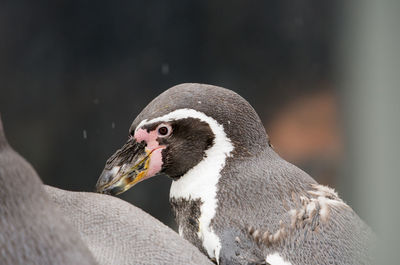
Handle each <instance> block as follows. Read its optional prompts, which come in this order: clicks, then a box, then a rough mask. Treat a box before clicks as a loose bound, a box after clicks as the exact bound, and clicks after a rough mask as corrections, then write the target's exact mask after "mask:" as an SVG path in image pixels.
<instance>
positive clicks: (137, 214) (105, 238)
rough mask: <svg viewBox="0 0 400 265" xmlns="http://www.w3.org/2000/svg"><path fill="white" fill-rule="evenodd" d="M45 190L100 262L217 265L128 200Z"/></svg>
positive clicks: (139, 264) (127, 264)
mask: <svg viewBox="0 0 400 265" xmlns="http://www.w3.org/2000/svg"><path fill="white" fill-rule="evenodd" d="M45 191H46V193H47V195H48V196H49V198H50V200H51V201H53V202H54V204H55V205H56V206H57V207H58V208H59V209H60V210H61V212H62V214H63V216H64V218H65V219H66V220H67V221H69V223H70V224H71V225H72V226H73V228H75V229H76V230H77V231H78V232H79V234H80V235H81V238H82V240H83V241H84V242H85V243H86V245H87V246H88V248H89V249H90V250H91V252H92V254H93V256H94V257H95V258H96V260H97V262H98V263H99V265H110V264H118V265H132V264H136V265H153V264H165V265H168V264H169V265H200V264H201V265H212V264H213V263H212V262H211V261H210V260H209V259H208V258H207V257H206V256H205V255H204V254H203V253H201V252H200V251H199V250H198V249H197V248H196V247H195V246H193V245H192V244H190V243H189V242H188V241H187V240H185V239H183V238H182V237H180V236H179V235H178V234H177V233H176V232H175V231H173V230H172V229H171V228H169V227H167V226H166V225H164V224H162V223H161V222H160V221H158V220H156V219H155V218H154V217H152V216H150V215H149V214H147V213H145V212H144V211H142V210H141V209H139V208H137V207H135V206H133V205H132V204H130V203H128V202H125V201H123V200H121V199H118V198H115V197H111V196H109V195H104V194H97V193H93V192H72V191H66V190H62V189H58V188H55V187H51V186H45ZM77 264H79V263H77Z"/></svg>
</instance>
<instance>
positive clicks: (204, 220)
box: [136, 109, 234, 261]
mask: <svg viewBox="0 0 400 265" xmlns="http://www.w3.org/2000/svg"><path fill="white" fill-rule="evenodd" d="M186 118H194V119H199V120H200V121H203V122H206V123H207V124H208V125H209V126H210V128H211V130H212V132H213V133H214V135H215V138H214V144H213V145H212V146H211V147H210V148H209V149H208V150H206V151H205V156H204V158H203V160H202V161H200V162H199V163H198V164H197V165H196V166H195V167H193V168H192V169H190V170H189V171H188V172H187V173H186V174H185V175H183V176H182V177H181V178H180V179H178V180H176V181H173V182H172V185H171V190H170V195H169V196H170V198H176V199H178V198H183V199H187V200H190V199H193V200H195V199H200V200H201V201H202V205H201V207H200V212H201V214H200V218H199V232H198V236H199V238H200V239H201V240H202V241H203V246H204V249H205V250H206V251H207V254H208V256H209V257H210V258H214V257H215V258H216V260H217V261H218V260H219V252H220V250H221V241H220V239H219V237H218V236H217V235H216V234H215V232H214V230H213V228H212V227H211V226H210V223H211V220H212V219H213V218H214V216H215V211H216V208H217V198H216V195H217V183H218V180H219V178H220V177H221V170H222V169H223V168H224V166H225V163H226V158H227V157H229V156H230V155H231V152H232V151H233V149H234V147H233V144H232V143H231V140H230V139H229V138H228V137H227V135H226V133H225V130H224V127H223V126H222V125H221V124H219V123H218V122H217V121H216V120H215V119H213V118H211V117H209V116H207V115H206V114H204V113H203V112H200V111H197V110H194V109H178V110H175V111H172V112H170V113H168V114H166V115H164V116H161V117H157V118H155V119H152V120H143V121H142V122H140V123H139V125H138V126H137V128H136V129H138V128H141V127H143V126H144V125H146V124H151V123H155V122H168V121H173V120H180V119H186Z"/></svg>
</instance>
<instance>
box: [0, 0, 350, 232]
mask: <svg viewBox="0 0 400 265" xmlns="http://www.w3.org/2000/svg"><path fill="white" fill-rule="evenodd" d="M342 18H343V13H342V5H341V2H340V1H306V0H290V1H289V0H274V1H258V2H257V1H255V2H253V1H161V0H158V1H157V0H155V1H81V0H80V1H27V0H24V1H7V2H5V1H1V2H0V36H1V37H0V38H1V41H0V107H1V109H0V111H1V114H2V117H3V120H4V124H5V127H6V131H7V135H8V138H9V140H10V142H11V144H12V145H13V146H14V147H15V149H16V150H18V151H19V152H20V153H21V154H22V155H23V156H24V157H25V158H27V160H29V161H30V162H31V163H32V164H33V166H34V167H35V168H36V170H37V171H38V173H39V175H40V176H41V178H42V179H43V181H44V182H45V183H46V184H49V185H52V186H56V187H60V188H63V189H67V190H76V191H93V189H94V185H95V183H96V180H97V178H98V176H99V174H100V173H101V171H102V169H103V166H104V163H105V161H106V159H107V158H108V157H109V156H110V155H111V154H112V153H113V152H114V151H115V150H116V149H117V148H119V147H120V146H121V145H122V144H123V143H124V142H125V140H126V139H127V136H128V129H129V126H130V124H131V122H132V121H133V119H134V118H135V116H136V115H137V114H138V113H139V112H140V111H141V109H142V108H144V107H145V106H146V105H147V103H148V102H149V101H150V100H151V99H153V98H154V97H156V96H157V95H158V94H160V93H161V92H162V91H164V90H166V89H167V88H169V87H171V86H173V85H176V84H179V83H184V82H199V83H208V84H214V85H218V86H223V87H226V88H229V89H232V90H234V91H236V92H238V93H239V94H241V95H242V96H243V97H245V98H246V99H247V100H248V101H249V102H250V103H251V104H252V105H253V106H254V107H255V109H256V110H257V112H258V113H259V115H260V116H261V118H262V120H263V122H264V124H265V127H266V129H267V132H268V133H269V134H270V136H271V139H272V144H273V145H274V146H275V147H276V149H277V150H278V152H279V153H280V154H281V155H282V156H283V157H284V158H286V159H287V160H289V161H291V162H293V163H294V164H296V165H298V166H300V167H301V168H302V169H304V170H305V171H307V172H308V173H310V174H311V175H312V176H313V177H314V178H316V179H317V180H318V181H319V182H321V183H324V184H329V185H331V186H336V182H337V176H338V174H339V172H340V170H339V169H340V168H341V161H342V153H343V140H342V139H343V137H342V125H341V124H342V123H341V119H340V113H339V110H340V109H339V106H340V104H339V103H338V85H337V82H336V81H335V80H336V79H335V75H336V69H335V57H336V53H337V51H336V48H337V45H338V41H337V40H338V29H340V22H341V20H342ZM169 187H170V180H169V179H168V178H167V177H165V176H159V177H156V178H152V179H150V180H148V181H146V182H143V183H140V184H139V185H137V186H136V187H134V188H133V189H131V190H130V191H129V192H126V193H125V194H123V195H122V196H121V197H122V198H123V199H125V200H128V201H130V202H131V203H133V204H135V205H137V206H139V207H141V208H142V209H144V210H145V211H147V212H149V213H150V214H152V215H153V216H155V217H157V218H158V219H160V220H161V221H163V222H164V223H166V224H168V225H170V226H173V225H174V224H173V221H172V214H171V212H170V208H169V203H168V194H169ZM339 192H340V190H339ZM350 204H351V201H350Z"/></svg>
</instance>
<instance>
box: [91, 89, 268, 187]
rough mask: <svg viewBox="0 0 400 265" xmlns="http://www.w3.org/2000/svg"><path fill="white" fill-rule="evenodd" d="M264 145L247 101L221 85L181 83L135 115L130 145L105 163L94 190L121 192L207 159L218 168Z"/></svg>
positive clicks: (178, 174)
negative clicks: (226, 161)
mask: <svg viewBox="0 0 400 265" xmlns="http://www.w3.org/2000/svg"><path fill="white" fill-rule="evenodd" d="M263 148H268V137H267V135H266V133H265V130H264V127H263V125H262V123H261V121H260V119H259V117H258V115H257V113H256V112H255V110H254V109H253V108H252V107H251V105H250V104H249V103H248V102H247V101H246V100H245V99H243V98H242V97H241V96H239V95H238V94H236V93H235V92H233V91H231V90H228V89H225V88H221V87H216V86H211V85H203V84H181V85H178V86H175V87H172V88H170V89H168V90H167V91H165V92H164V93H162V94H161V95H159V96H158V97H157V98H155V99H154V100H153V101H152V102H150V103H149V104H148V105H147V106H146V107H145V108H144V110H143V111H142V112H141V113H140V114H139V115H138V116H137V118H136V119H135V120H134V121H133V123H132V125H131V127H130V129H129V137H128V141H127V142H126V144H125V145H124V146H123V147H122V148H121V149H119V150H117V152H115V153H114V154H113V155H112V156H111V157H110V158H109V159H108V161H107V162H106V166H105V168H104V170H103V172H102V174H101V176H100V178H99V180H98V182H97V184H96V189H97V191H98V192H102V193H109V194H119V193H122V192H124V191H126V190H127V189H129V188H130V187H132V186H133V185H135V184H136V183H138V182H140V181H142V180H144V179H147V178H150V177H152V176H155V175H157V174H160V173H162V174H165V175H167V176H169V177H170V178H172V179H173V180H177V179H179V178H181V177H182V176H183V175H185V174H186V173H188V172H189V171H190V170H193V169H194V168H195V167H196V165H198V164H199V163H201V162H202V161H203V160H204V159H205V158H208V160H211V161H214V162H211V163H210V165H209V166H210V167H218V165H219V164H221V162H218V161H222V160H225V159H226V157H228V156H235V157H241V156H249V155H252V154H255V153H257V152H260V150H262V149H263ZM222 162H224V161H222Z"/></svg>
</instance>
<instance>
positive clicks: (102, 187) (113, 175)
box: [96, 138, 152, 195]
mask: <svg viewBox="0 0 400 265" xmlns="http://www.w3.org/2000/svg"><path fill="white" fill-rule="evenodd" d="M151 154H152V152H151V151H148V150H146V145H145V144H144V143H143V142H142V143H138V142H136V140H135V139H133V138H132V139H129V141H128V142H127V143H126V144H125V145H124V146H123V147H122V148H121V149H119V150H117V152H115V153H114V154H113V155H112V156H111V157H110V158H109V159H108V160H107V162H106V166H105V168H104V170H103V172H102V173H101V175H100V177H99V179H98V181H97V184H96V191H97V192H99V193H105V194H110V195H117V194H120V193H123V192H124V191H126V190H128V189H129V188H131V187H132V186H133V185H135V184H136V183H138V182H140V181H142V180H144V179H146V174H147V171H148V170H149V161H150V158H151Z"/></svg>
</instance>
